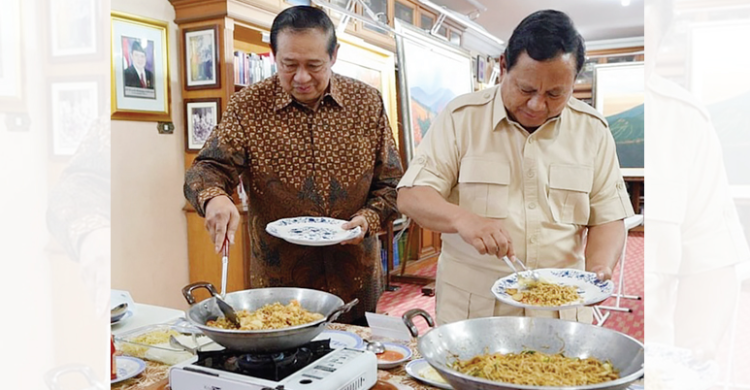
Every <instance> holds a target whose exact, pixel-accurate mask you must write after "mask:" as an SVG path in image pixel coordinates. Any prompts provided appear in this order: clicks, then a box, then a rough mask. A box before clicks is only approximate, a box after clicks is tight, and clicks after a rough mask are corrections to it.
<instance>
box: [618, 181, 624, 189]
mask: <svg viewBox="0 0 750 390" xmlns="http://www.w3.org/2000/svg"><path fill="white" fill-rule="evenodd" d="M623 187H625V185H624V184H622V182H619V183H617V188H618V189H620V190H621V189H622V188H623Z"/></svg>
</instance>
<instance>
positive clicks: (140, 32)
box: [111, 12, 172, 122]
mask: <svg viewBox="0 0 750 390" xmlns="http://www.w3.org/2000/svg"><path fill="white" fill-rule="evenodd" d="M167 26H168V24H167V22H163V21H158V20H153V19H146V18H142V17H140V16H133V15H127V14H123V13H116V12H113V13H112V77H111V80H112V81H111V82H112V119H122V120H136V121H162V122H171V120H172V119H171V115H170V112H169V103H170V93H169V57H168V53H169V48H168V42H167Z"/></svg>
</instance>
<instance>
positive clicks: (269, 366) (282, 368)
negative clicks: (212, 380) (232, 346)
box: [195, 339, 333, 381]
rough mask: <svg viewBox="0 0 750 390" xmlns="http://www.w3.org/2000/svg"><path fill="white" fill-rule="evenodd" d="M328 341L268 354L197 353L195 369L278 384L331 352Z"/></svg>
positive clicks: (313, 342) (225, 351)
mask: <svg viewBox="0 0 750 390" xmlns="http://www.w3.org/2000/svg"><path fill="white" fill-rule="evenodd" d="M332 351H333V349H331V347H330V340H328V339H326V340H320V341H311V342H309V343H307V344H305V345H304V346H302V347H299V348H297V349H292V350H287V351H281V352H275V353H270V354H248V353H242V352H236V351H231V350H223V351H208V352H198V361H197V362H196V363H195V364H196V365H198V366H202V367H210V368H214V369H218V370H222V371H228V372H232V373H236V374H244V375H248V376H251V377H257V378H263V379H267V380H271V381H280V380H282V379H284V378H286V377H288V376H289V375H292V374H294V373H295V372H297V371H298V370H300V369H302V368H304V367H307V365H309V364H310V363H312V362H314V361H315V360H318V359H320V358H321V357H323V356H325V355H327V354H328V353H330V352H332Z"/></svg>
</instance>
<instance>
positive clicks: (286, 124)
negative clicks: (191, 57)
mask: <svg viewBox="0 0 750 390" xmlns="http://www.w3.org/2000/svg"><path fill="white" fill-rule="evenodd" d="M337 49H338V45H337V42H336V35H335V31H334V28H333V24H332V23H331V21H330V19H329V18H328V16H327V15H326V14H325V13H324V12H323V11H321V10H319V9H316V8H312V7H292V8H288V9H287V10H285V11H283V12H281V13H280V14H279V15H278V16H277V17H276V19H275V20H274V22H273V26H272V28H271V50H272V52H273V54H274V57H275V59H276V64H277V66H278V70H279V72H278V74H277V75H275V76H273V77H271V78H269V79H266V80H265V81H263V82H260V83H257V84H255V85H252V86H250V87H247V88H245V89H243V90H242V91H240V92H238V93H236V94H235V95H234V96H233V97H232V99H231V100H230V102H229V104H228V106H227V110H226V112H225V113H224V115H223V117H222V120H221V123H220V124H219V125H218V127H217V128H216V129H215V130H214V131H213V132H212V133H211V135H210V136H209V138H208V140H207V141H206V144H205V146H204V148H203V150H201V152H200V153H199V155H198V157H197V158H196V160H195V162H194V164H193V166H192V167H191V168H190V170H188V172H187V173H186V176H185V196H186V197H187V199H188V200H189V201H190V202H191V203H192V204H193V206H194V207H195V208H196V210H197V211H198V213H199V214H200V215H202V216H205V218H206V228H207V229H208V231H209V234H210V236H211V238H212V240H213V242H214V245H215V250H216V251H217V252H218V251H219V250H220V249H221V246H222V243H223V241H224V237H225V235H226V237H227V238H228V239H229V240H230V242H234V234H235V231H236V229H237V226H238V225H239V213H238V211H237V208H236V206H235V205H234V202H233V201H232V200H231V199H230V197H229V195H230V194H231V193H232V189H233V188H235V186H236V185H237V184H238V182H239V176H240V175H242V177H243V179H242V183H243V185H244V190H245V192H246V193H247V194H248V199H249V205H250V210H249V211H250V212H249V218H250V220H249V232H248V233H249V235H250V242H251V246H250V248H251V249H250V250H251V264H250V286H251V287H252V288H260V287H276V286H293V287H305V288H313V289H317V290H324V291H328V292H330V293H332V294H335V295H337V296H339V297H341V298H342V299H343V300H344V301H346V302H348V301H350V300H352V299H353V298H359V300H360V303H359V304H358V305H357V306H355V307H354V308H353V309H352V311H351V312H350V313H348V314H346V315H344V316H342V317H341V321H343V322H349V323H355V324H362V325H364V324H366V322H365V319H364V313H365V311H371V312H374V311H375V307H376V304H377V300H378V298H379V297H380V294H381V293H382V291H383V280H382V269H381V266H380V248H379V241H378V240H377V238H376V236H375V233H377V232H378V231H379V230H380V229H381V228H383V227H384V226H385V225H386V223H388V221H390V220H392V219H393V218H395V217H396V205H395V204H396V190H395V188H396V184H397V183H398V181H399V179H400V178H401V175H402V173H403V170H402V168H401V161H400V159H399V154H398V151H397V150H396V147H395V142H394V140H393V134H392V132H391V129H390V126H389V125H388V118H387V116H386V113H385V109H384V105H383V99H382V97H381V95H380V93H379V92H378V91H377V90H376V89H374V88H372V87H370V86H368V85H366V84H364V83H362V82H359V81H356V80H353V79H350V78H347V77H343V76H340V75H336V74H333V73H332V72H331V67H332V66H333V64H334V63H335V61H336V52H337ZM308 215H310V216H327V217H332V218H338V219H344V220H347V221H348V222H347V224H345V225H344V228H345V229H351V228H355V227H356V226H360V227H361V228H362V234H361V235H360V236H359V237H357V238H355V239H353V240H350V241H347V242H344V243H342V245H334V246H326V247H311V246H299V245H294V244H290V243H287V242H285V241H283V240H281V239H278V238H275V237H272V236H270V235H269V234H267V233H266V232H265V226H266V224H268V223H269V222H273V221H275V220H277V219H280V218H288V217H297V216H308ZM282 303H284V304H285V303H286V302H282Z"/></svg>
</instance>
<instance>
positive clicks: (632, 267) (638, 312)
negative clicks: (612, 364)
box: [378, 232, 643, 341]
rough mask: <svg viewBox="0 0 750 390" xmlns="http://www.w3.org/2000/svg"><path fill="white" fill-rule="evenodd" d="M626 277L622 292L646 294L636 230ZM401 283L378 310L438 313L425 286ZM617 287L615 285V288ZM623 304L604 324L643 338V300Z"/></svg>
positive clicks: (423, 326) (427, 271)
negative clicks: (625, 309) (425, 292)
mask: <svg viewBox="0 0 750 390" xmlns="http://www.w3.org/2000/svg"><path fill="white" fill-rule="evenodd" d="M625 255H626V261H625V279H624V282H625V283H624V287H623V293H624V294H626V295H635V296H643V233H642V232H633V233H631V234H630V237H628V246H627V249H626V252H625ZM436 269H437V264H432V265H430V266H428V267H425V268H423V269H420V270H418V271H416V272H415V274H418V275H432V276H434V275H435V271H436ZM618 271H619V267H618V268H617V269H616V270H615V275H614V276H613V278H612V279H613V280H614V281H616V282H617V281H619V272H618ZM396 285H398V286H401V288H400V289H399V290H398V291H393V292H386V293H384V294H383V296H382V297H381V298H380V301H379V302H378V312H379V313H384V314H385V313H387V314H388V315H390V316H397V317H400V316H401V315H402V314H403V313H404V312H406V311H408V310H409V309H414V308H420V309H423V310H425V311H426V312H428V313H430V315H432V316H434V315H435V297H429V296H424V295H422V286H419V285H414V284H396ZM616 287H617V286H615V289H616ZM604 305H606V306H614V305H615V299H614V298H610V299H608V300H607V301H605V302H604ZM620 307H626V308H630V309H631V310H632V313H625V312H618V311H611V313H612V314H611V315H610V317H609V318H608V319H607V320H606V321H605V322H604V327H606V328H609V329H614V330H617V331H619V332H623V333H625V334H628V335H630V336H632V337H634V338H636V339H638V340H641V341H643V300H631V299H621V300H620ZM416 325H417V327H418V328H419V329H420V333H423V332H425V331H426V329H427V324H426V323H425V322H424V321H423V320H422V319H421V318H419V319H417V320H416Z"/></svg>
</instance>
